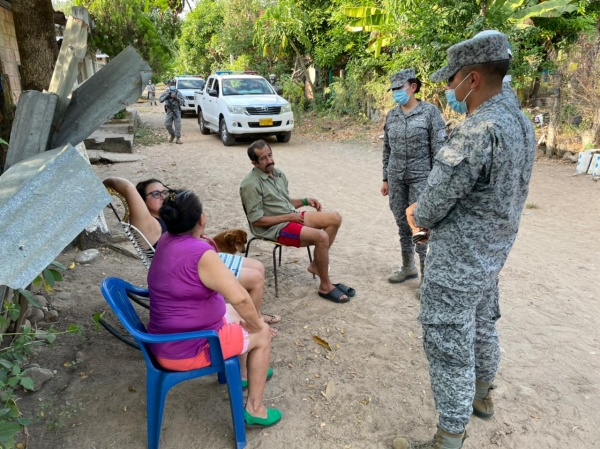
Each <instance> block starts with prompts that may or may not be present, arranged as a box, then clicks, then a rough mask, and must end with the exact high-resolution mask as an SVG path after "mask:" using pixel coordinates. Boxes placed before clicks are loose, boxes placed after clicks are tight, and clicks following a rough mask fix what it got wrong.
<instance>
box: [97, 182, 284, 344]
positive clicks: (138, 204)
mask: <svg viewBox="0 0 600 449" xmlns="http://www.w3.org/2000/svg"><path fill="white" fill-rule="evenodd" d="M102 182H103V183H104V185H105V186H106V187H107V188H111V189H113V190H115V191H116V192H118V193H120V194H121V195H123V197H125V200H126V201H127V204H128V206H129V216H130V218H129V221H130V223H131V224H132V225H133V226H135V227H136V228H138V229H139V230H140V231H141V232H142V234H144V236H145V237H146V238H147V239H148V241H149V242H151V243H152V245H153V246H154V247H155V248H156V247H157V244H158V241H159V239H160V237H161V235H162V234H163V233H164V232H166V230H167V228H166V225H165V223H164V222H163V221H162V219H161V218H160V214H159V210H160V208H161V206H162V205H163V203H164V200H165V196H166V195H167V194H168V193H169V192H170V190H169V188H168V187H167V186H165V185H164V184H163V183H162V182H161V181H159V180H158V179H154V178H152V179H147V180H145V181H141V182H138V183H137V185H133V184H132V183H131V182H130V181H128V180H127V179H124V178H106V179H105V180H104V181H102ZM219 257H220V258H221V260H222V261H223V262H224V263H225V264H226V265H227V268H229V270H230V271H231V272H232V273H233V274H234V275H235V276H236V277H237V279H238V281H239V282H240V284H241V285H242V286H243V287H244V288H245V289H246V290H247V291H248V293H249V294H250V296H251V297H252V300H253V301H254V304H255V306H256V310H257V311H260V307H261V304H262V300H263V295H264V289H265V267H264V266H263V264H262V263H261V262H259V261H258V260H255V259H250V258H246V257H241V256H236V255H232V254H223V253H219ZM262 318H263V320H264V321H265V322H266V323H267V324H276V323H278V322H280V321H281V317H280V316H278V315H272V314H266V315H262ZM271 333H272V335H273V336H275V335H277V331H276V330H275V329H271Z"/></svg>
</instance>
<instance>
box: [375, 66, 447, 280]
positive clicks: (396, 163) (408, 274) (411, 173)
mask: <svg viewBox="0 0 600 449" xmlns="http://www.w3.org/2000/svg"><path fill="white" fill-rule="evenodd" d="M391 82H392V84H391V86H390V88H389V89H388V90H391V91H392V95H393V97H394V101H395V102H396V104H397V105H398V106H397V107H395V108H394V109H392V110H391V111H390V112H389V113H388V115H387V117H386V120H385V126H384V128H383V129H384V131H385V134H384V141H383V186H382V187H381V194H382V195H383V196H386V195H389V197H390V209H392V212H393V214H394V218H395V219H396V224H397V225H398V228H399V234H400V247H401V250H402V267H400V269H399V270H398V271H396V272H395V273H394V274H392V275H391V276H390V277H389V278H388V280H389V281H390V282H391V283H392V284H397V283H401V282H404V281H406V280H408V279H414V278H416V277H417V276H418V272H417V268H416V267H415V258H414V244H413V242H412V233H411V229H410V227H409V226H408V222H407V221H406V208H407V207H408V206H409V205H411V204H412V203H414V202H416V201H417V198H418V197H419V194H420V193H421V192H422V191H423V188H424V187H425V185H426V184H427V177H428V176H429V172H430V171H431V167H432V166H433V158H434V157H435V155H436V154H437V152H438V150H439V149H440V148H441V147H442V145H443V144H444V141H445V140H446V130H445V124H444V119H443V118H442V115H441V114H440V112H439V111H438V109H437V108H436V107H435V106H434V105H433V104H431V103H428V102H426V101H421V100H418V99H416V98H415V94H416V93H419V90H420V89H421V81H419V80H418V79H417V78H416V76H415V71H414V69H404V70H401V71H399V72H398V73H395V74H394V75H392V77H391ZM417 252H418V253H419V262H420V265H421V282H422V281H423V272H424V268H425V255H426V253H427V245H426V244H421V245H417Z"/></svg>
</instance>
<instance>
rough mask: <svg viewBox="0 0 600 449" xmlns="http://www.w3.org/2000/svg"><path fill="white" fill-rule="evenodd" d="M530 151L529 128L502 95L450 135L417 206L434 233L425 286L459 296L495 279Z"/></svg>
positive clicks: (516, 219)
mask: <svg viewBox="0 0 600 449" xmlns="http://www.w3.org/2000/svg"><path fill="white" fill-rule="evenodd" d="M535 149H536V139H535V133H534V130H533V125H532V124H531V121H530V120H529V119H528V118H527V117H526V116H525V115H524V114H523V112H522V111H521V110H519V108H518V107H517V105H516V104H515V102H514V98H513V97H511V93H510V92H507V91H502V92H501V93H500V94H498V95H496V96H494V97H492V98H490V99H489V100H487V101H486V102H484V103H483V104H482V105H481V106H479V108H477V110H475V111H474V112H473V113H472V114H470V115H469V116H468V117H467V118H466V120H465V121H464V122H462V123H460V124H459V125H458V126H457V127H456V128H455V129H454V131H453V132H452V133H451V134H450V136H449V137H448V141H447V142H446V144H445V145H444V146H443V148H442V149H441V150H440V151H439V153H438V154H437V156H436V157H435V163H434V166H433V170H432V171H431V174H430V175H429V178H428V180H427V187H426V188H425V190H424V191H423V193H422V194H421V196H420V197H419V201H418V205H417V207H416V209H415V221H416V223H417V224H418V225H419V226H421V227H424V228H429V229H431V231H432V233H431V234H432V235H431V238H430V240H429V253H428V255H427V272H426V276H427V278H428V279H429V280H430V281H432V282H434V283H436V284H439V285H441V286H443V287H447V288H452V289H455V290H459V291H475V290H482V289H484V288H489V287H490V286H492V285H493V284H494V283H495V282H496V279H497V276H498V274H499V273H500V270H501V269H502V267H503V266H504V263H505V261H506V258H507V256H508V253H509V252H510V250H511V248H512V245H513V243H514V241H515V238H516V236H517V231H518V229H519V223H520V220H521V214H522V211H523V206H524V204H525V199H526V198H527V193H528V191H529V180H530V178H531V172H532V169H533V160H534V156H535Z"/></svg>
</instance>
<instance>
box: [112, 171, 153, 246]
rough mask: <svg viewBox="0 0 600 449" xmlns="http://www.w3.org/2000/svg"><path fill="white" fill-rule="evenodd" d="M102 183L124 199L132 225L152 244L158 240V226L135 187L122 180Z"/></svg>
mask: <svg viewBox="0 0 600 449" xmlns="http://www.w3.org/2000/svg"><path fill="white" fill-rule="evenodd" d="M102 183H103V184H104V185H105V186H106V187H107V188H111V189H113V190H115V191H117V192H119V193H120V194H121V195H123V196H124V197H125V200H126V201H127V205H128V206H129V213H130V218H129V221H130V222H131V224H132V225H134V226H135V227H136V228H138V229H139V230H140V231H142V233H143V234H144V235H145V236H146V238H148V240H150V242H154V241H156V240H158V238H159V237H160V234H161V229H160V224H158V221H156V219H155V218H154V217H153V216H152V215H151V214H150V211H149V210H148V207H146V203H145V202H144V200H143V199H142V197H141V196H140V194H139V193H138V191H137V190H136V188H135V186H134V185H133V184H132V183H131V182H130V181H128V180H127V179H123V178H106V179H105V180H104V181H102Z"/></svg>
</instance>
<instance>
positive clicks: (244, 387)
mask: <svg viewBox="0 0 600 449" xmlns="http://www.w3.org/2000/svg"><path fill="white" fill-rule="evenodd" d="M271 377H273V368H269V369H268V371H267V382H268V381H270V380H271ZM247 389H248V381H247V380H244V379H242V390H247Z"/></svg>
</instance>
